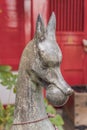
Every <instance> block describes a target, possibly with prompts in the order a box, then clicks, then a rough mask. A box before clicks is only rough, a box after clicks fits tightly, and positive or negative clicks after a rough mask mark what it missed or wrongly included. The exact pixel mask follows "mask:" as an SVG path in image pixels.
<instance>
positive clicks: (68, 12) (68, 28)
mask: <svg viewBox="0 0 87 130" xmlns="http://www.w3.org/2000/svg"><path fill="white" fill-rule="evenodd" d="M67 1H68V3H67V6H68V14H67V26H68V28H67V31H69V24H70V22H69V11H70V9H69V2H70V0H67Z"/></svg>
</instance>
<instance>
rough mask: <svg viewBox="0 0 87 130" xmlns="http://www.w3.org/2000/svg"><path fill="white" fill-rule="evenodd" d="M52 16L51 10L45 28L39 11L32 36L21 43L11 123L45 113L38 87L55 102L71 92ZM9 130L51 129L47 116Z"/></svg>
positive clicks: (50, 100)
mask: <svg viewBox="0 0 87 130" xmlns="http://www.w3.org/2000/svg"><path fill="white" fill-rule="evenodd" d="M55 28H56V19H55V15H54V13H53V14H52V16H51V18H50V20H49V23H48V26H47V29H45V27H44V24H43V20H42V18H41V16H40V15H39V16H38V18H37V22H36V32H35V36H34V38H33V40H32V41H31V42H30V43H29V44H28V45H27V46H26V47H25V49H24V51H23V54H22V57H21V61H20V66H19V75H18V81H17V85H16V86H17V94H16V104H15V113H14V123H23V122H26V121H34V120H38V119H42V118H44V117H46V116H47V114H46V111H45V106H44V101H43V95H42V88H43V87H45V88H46V90H47V98H48V100H49V102H50V103H52V104H53V105H55V106H60V105H62V104H64V103H65V102H66V101H67V99H68V97H69V96H70V95H71V93H72V89H71V88H70V86H69V85H68V84H67V83H66V82H65V81H64V79H63V77H62V75H61V72H60V63H61V60H62V54H61V50H60V48H59V46H58V44H57V42H56V38H55ZM11 130H54V127H53V126H52V124H51V123H50V121H49V120H48V119H44V120H42V121H39V122H37V123H31V124H25V125H13V126H12V129H11Z"/></svg>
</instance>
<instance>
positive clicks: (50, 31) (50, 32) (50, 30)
mask: <svg viewBox="0 0 87 130" xmlns="http://www.w3.org/2000/svg"><path fill="white" fill-rule="evenodd" d="M46 31H47V36H48V37H49V38H50V39H55V31H56V17H55V14H54V12H53V13H52V15H51V17H50V20H49V22H48V26H47V30H46Z"/></svg>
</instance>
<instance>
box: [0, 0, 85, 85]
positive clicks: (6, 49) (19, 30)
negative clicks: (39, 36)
mask: <svg viewBox="0 0 87 130" xmlns="http://www.w3.org/2000/svg"><path fill="white" fill-rule="evenodd" d="M52 11H54V12H55V14H56V19H57V29H56V36H57V41H58V43H59V45H60V47H61V50H62V53H63V61H62V65H61V69H62V73H63V76H64V78H65V80H66V81H67V82H68V83H69V84H71V85H83V84H87V76H86V75H87V65H86V64H87V52H85V51H84V47H83V43H82V40H83V39H84V38H85V39H87V24H86V22H87V13H86V12H87V0H55V1H54V0H41V1H40V0H12V1H11V0H0V64H9V65H12V66H13V68H14V69H17V68H18V65H19V59H20V56H21V53H22V50H23V48H24V47H25V45H26V44H27V42H28V41H29V40H30V39H31V38H32V37H33V35H34V30H35V22H36V17H37V15H38V13H40V14H41V15H42V16H43V18H44V21H45V23H47V20H48V18H49V16H50V15H51V12H52Z"/></svg>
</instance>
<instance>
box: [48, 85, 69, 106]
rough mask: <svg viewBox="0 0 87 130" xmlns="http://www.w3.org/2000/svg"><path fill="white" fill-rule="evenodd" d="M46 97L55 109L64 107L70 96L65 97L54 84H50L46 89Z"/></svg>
mask: <svg viewBox="0 0 87 130" xmlns="http://www.w3.org/2000/svg"><path fill="white" fill-rule="evenodd" d="M46 97H47V99H48V102H49V103H51V104H52V105H53V106H55V107H59V106H62V105H64V104H65V103H66V102H67V101H68V99H69V96H67V95H65V94H64V93H63V92H62V91H61V90H60V89H58V88H57V87H56V86H55V85H53V84H50V85H49V86H48V88H47V89H46Z"/></svg>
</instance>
